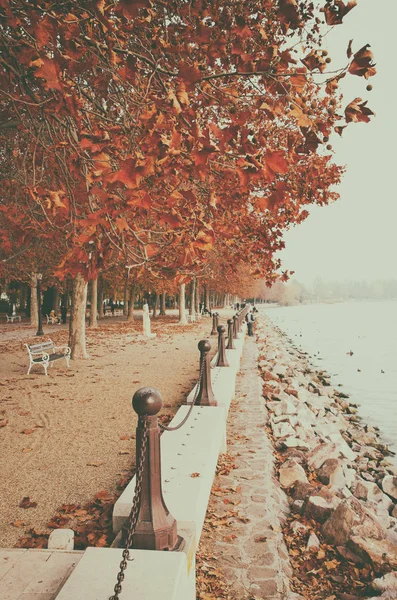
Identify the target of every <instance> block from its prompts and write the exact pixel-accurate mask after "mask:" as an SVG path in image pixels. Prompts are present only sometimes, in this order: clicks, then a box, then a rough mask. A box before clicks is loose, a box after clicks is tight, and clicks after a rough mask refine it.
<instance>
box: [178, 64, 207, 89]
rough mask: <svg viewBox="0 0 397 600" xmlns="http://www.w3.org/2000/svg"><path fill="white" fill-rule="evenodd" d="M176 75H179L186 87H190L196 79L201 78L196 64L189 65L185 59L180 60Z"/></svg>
mask: <svg viewBox="0 0 397 600" xmlns="http://www.w3.org/2000/svg"><path fill="white" fill-rule="evenodd" d="M178 76H179V77H181V78H182V79H183V80H184V82H185V85H186V87H187V88H189V87H191V86H192V84H194V83H195V82H196V81H199V80H200V79H201V78H202V73H201V71H200V69H199V68H198V64H197V63H194V64H193V65H189V63H187V62H185V61H181V62H180V65H179V70H178Z"/></svg>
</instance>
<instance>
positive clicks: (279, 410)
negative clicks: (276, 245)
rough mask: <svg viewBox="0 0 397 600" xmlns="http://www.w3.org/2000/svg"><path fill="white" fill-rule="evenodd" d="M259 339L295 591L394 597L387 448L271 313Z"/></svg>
mask: <svg viewBox="0 0 397 600" xmlns="http://www.w3.org/2000/svg"><path fill="white" fill-rule="evenodd" d="M256 334H257V342H258V346H259V369H260V372H261V376H262V379H263V395H264V398H265V403H266V407H267V410H268V411H269V426H270V427H269V435H270V436H271V437H272V439H273V442H274V446H275V451H276V453H277V457H278V477H279V481H280V485H281V487H282V488H283V489H284V491H285V493H286V495H287V497H288V500H289V504H290V509H291V517H290V518H289V519H288V523H287V524H286V527H285V530H284V533H285V538H286V542H287V546H288V548H289V552H290V560H291V564H292V566H293V568H294V578H293V585H294V587H295V591H296V592H300V593H301V594H303V595H304V597H305V598H310V599H311V600H312V598H324V599H327V600H334V599H344V600H354V599H356V598H368V597H373V596H378V597H379V596H380V598H382V600H392V599H396V598H397V477H396V475H397V469H396V468H395V467H394V466H393V464H392V463H391V462H390V460H388V458H387V457H388V456H389V455H390V452H389V451H388V448H387V446H386V445H385V444H384V443H383V442H382V440H381V439H380V437H379V434H378V431H377V429H376V428H375V427H372V426H371V425H369V424H367V425H366V424H364V423H363V422H362V421H361V419H360V417H359V416H357V414H356V413H357V407H356V406H355V405H354V404H352V403H350V402H349V401H348V399H347V397H346V395H344V394H342V393H341V392H340V391H338V389H335V388H333V387H332V386H331V385H330V376H329V375H328V374H327V373H326V372H325V371H318V370H314V368H313V367H312V366H311V365H310V363H309V361H308V357H307V355H306V354H305V353H302V352H301V351H299V350H298V349H296V348H295V347H294V346H293V344H292V342H291V341H290V340H288V338H287V336H286V335H285V334H283V333H282V332H281V331H280V330H279V329H277V328H276V327H275V326H274V325H272V324H271V322H270V320H269V319H268V318H267V317H260V318H258V319H257V326H256ZM310 590H312V592H310Z"/></svg>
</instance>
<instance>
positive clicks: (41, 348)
mask: <svg viewBox="0 0 397 600" xmlns="http://www.w3.org/2000/svg"><path fill="white" fill-rule="evenodd" d="M26 345H27V347H28V350H29V352H30V354H32V356H34V355H36V354H42V353H43V352H47V354H49V353H50V352H53V351H54V348H55V344H54V342H53V341H52V340H46V341H45V342H41V343H40V344H32V345H29V344H26Z"/></svg>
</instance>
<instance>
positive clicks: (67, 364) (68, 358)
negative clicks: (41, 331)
mask: <svg viewBox="0 0 397 600" xmlns="http://www.w3.org/2000/svg"><path fill="white" fill-rule="evenodd" d="M65 360H66V366H67V368H68V369H69V363H70V356H65Z"/></svg>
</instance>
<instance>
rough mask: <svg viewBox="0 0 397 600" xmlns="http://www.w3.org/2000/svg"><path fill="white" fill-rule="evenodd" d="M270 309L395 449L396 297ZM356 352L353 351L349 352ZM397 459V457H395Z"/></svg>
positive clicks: (297, 343)
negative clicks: (385, 299) (379, 300)
mask: <svg viewBox="0 0 397 600" xmlns="http://www.w3.org/2000/svg"><path fill="white" fill-rule="evenodd" d="M265 312H266V314H267V315H268V316H269V317H270V319H271V320H272V321H273V323H274V324H275V325H277V326H278V327H280V329H282V330H283V331H285V332H286V333H287V334H288V337H289V338H290V339H291V340H292V341H293V342H294V344H295V345H296V346H297V347H299V348H300V349H301V350H303V351H305V352H308V353H309V355H310V357H311V358H310V360H311V362H312V364H313V365H314V366H316V367H319V368H323V369H325V370H326V371H327V372H328V373H329V374H330V375H331V376H332V385H333V386H335V387H336V386H338V384H342V387H339V388H338V389H340V390H341V391H343V392H345V393H347V394H349V395H350V398H351V401H352V402H355V403H357V404H359V414H360V415H361V416H362V417H363V419H364V421H365V422H367V423H368V424H371V425H377V426H378V427H379V428H380V430H381V433H382V437H383V439H384V440H385V441H386V442H387V443H389V444H390V448H391V449H393V450H394V452H397V300H393V301H383V302H377V301H373V302H370V301H368V302H366V301H350V302H340V303H335V304H308V305H302V306H291V307H283V308H281V307H280V308H279V307H268V308H265ZM351 352H352V354H350V353H351ZM394 462H395V463H397V458H396V457H395V458H394Z"/></svg>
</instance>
